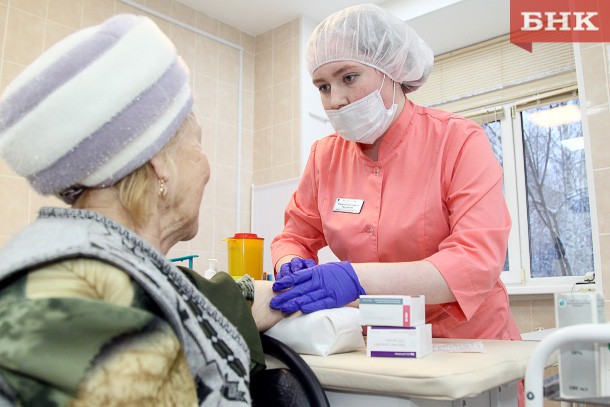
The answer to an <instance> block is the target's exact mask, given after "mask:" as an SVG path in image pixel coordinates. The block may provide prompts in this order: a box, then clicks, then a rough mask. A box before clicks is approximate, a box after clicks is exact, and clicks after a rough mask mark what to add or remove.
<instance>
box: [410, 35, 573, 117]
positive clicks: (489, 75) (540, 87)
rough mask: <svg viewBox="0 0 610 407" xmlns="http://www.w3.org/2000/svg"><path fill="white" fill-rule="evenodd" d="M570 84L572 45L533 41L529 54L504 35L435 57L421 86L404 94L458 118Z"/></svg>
mask: <svg viewBox="0 0 610 407" xmlns="http://www.w3.org/2000/svg"><path fill="white" fill-rule="evenodd" d="M575 84H576V71H575V64H574V54H573V48H572V44H570V43H535V44H534V46H533V52H532V53H530V52H527V51H525V50H523V49H522V48H519V47H517V46H516V45H514V44H512V43H510V41H509V36H508V35H504V36H501V37H498V38H495V39H492V40H488V41H485V42H482V43H480V44H476V45H472V46H470V47H466V48H462V49H460V50H456V51H452V52H449V53H447V54H443V55H440V56H437V57H436V58H435V63H434V67H433V68H432V72H431V74H430V77H429V78H428V81H427V82H426V84H424V86H422V87H421V88H420V89H418V90H417V91H416V92H413V93H410V94H409V95H408V96H409V98H410V99H411V100H413V101H414V102H415V103H418V104H421V105H424V106H429V107H436V108H439V109H443V110H448V111H451V112H456V113H462V114H463V113H466V112H476V111H477V110H480V109H485V108H489V107H491V106H496V105H501V104H504V103H508V102H513V101H517V100H521V99H524V98H527V97H530V96H534V95H537V94H544V93H548V92H552V91H554V90H558V89H565V88H567V87H570V86H574V85H575ZM469 116H470V114H469Z"/></svg>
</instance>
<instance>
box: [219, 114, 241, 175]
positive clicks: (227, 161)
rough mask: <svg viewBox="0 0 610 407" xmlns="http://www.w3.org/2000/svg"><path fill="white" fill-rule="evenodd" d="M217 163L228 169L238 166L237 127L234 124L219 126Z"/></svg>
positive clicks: (220, 124) (221, 124)
mask: <svg viewBox="0 0 610 407" xmlns="http://www.w3.org/2000/svg"><path fill="white" fill-rule="evenodd" d="M216 129H217V134H218V141H217V143H216V163H217V164H219V165H222V166H226V167H233V168H235V166H236V165H237V127H236V126H235V125H233V124H225V123H218V124H217V127H216Z"/></svg>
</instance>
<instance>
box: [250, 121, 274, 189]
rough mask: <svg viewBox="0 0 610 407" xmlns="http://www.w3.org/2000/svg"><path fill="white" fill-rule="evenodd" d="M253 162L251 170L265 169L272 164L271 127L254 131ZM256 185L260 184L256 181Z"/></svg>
mask: <svg viewBox="0 0 610 407" xmlns="http://www.w3.org/2000/svg"><path fill="white" fill-rule="evenodd" d="M253 143H254V152H253V156H254V163H253V170H254V171H260V170H264V169H267V168H269V167H271V166H272V165H273V157H272V154H271V153H270V152H271V151H273V131H272V129H271V128H266V129H262V130H258V131H255V132H254V141H253ZM257 185H260V184H259V183H258V182H257Z"/></svg>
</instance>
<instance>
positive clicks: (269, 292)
mask: <svg viewBox="0 0 610 407" xmlns="http://www.w3.org/2000/svg"><path fill="white" fill-rule="evenodd" d="M272 286H273V281H264V280H254V303H253V304H252V316H253V317H254V321H255V322H256V327H257V328H258V330H259V332H263V331H266V330H267V329H269V328H271V327H272V326H273V325H275V324H277V323H278V322H279V321H280V320H281V319H282V318H283V315H282V313H281V312H280V311H278V310H274V309H273V308H271V307H269V302H270V301H271V299H272V298H273V297H275V293H274V292H273V289H272Z"/></svg>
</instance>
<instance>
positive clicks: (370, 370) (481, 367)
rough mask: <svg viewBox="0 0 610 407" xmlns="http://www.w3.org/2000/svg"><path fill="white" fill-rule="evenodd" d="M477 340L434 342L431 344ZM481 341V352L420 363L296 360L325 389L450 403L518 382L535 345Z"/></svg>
mask: <svg viewBox="0 0 610 407" xmlns="http://www.w3.org/2000/svg"><path fill="white" fill-rule="evenodd" d="M478 341H479V340H476V341H473V340H465V339H434V340H433V343H456V344H460V343H465V342H478ZM480 342H482V343H483V345H484V347H485V350H486V352H485V353H448V352H436V351H435V352H432V353H431V354H429V355H427V356H424V357H423V358H419V359H407V358H379V357H374V358H373V357H367V356H366V351H365V350H364V349H362V350H358V351H355V352H349V353H341V354H334V355H330V356H313V355H301V356H302V357H303V359H305V361H306V362H307V363H308V364H309V366H311V368H312V370H313V371H314V372H315V373H316V376H317V377H318V379H319V380H320V382H321V383H322V385H323V386H324V388H325V389H327V390H341V391H348V392H359V393H369V394H380V395H381V394H382V395H391V396H401V397H414V398H432V399H439V400H455V399H459V398H462V397H473V396H476V395H478V394H480V393H482V392H483V391H486V390H489V389H491V388H493V387H495V386H500V385H502V384H506V383H510V382H514V381H517V380H520V379H522V378H523V377H524V376H525V369H526V367H527V364H528V361H529V358H530V355H531V354H532V351H533V350H534V348H535V347H536V345H537V344H538V342H537V341H500V340H480ZM551 362H552V361H549V363H551Z"/></svg>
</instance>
